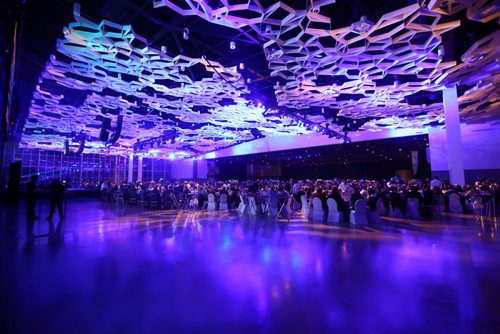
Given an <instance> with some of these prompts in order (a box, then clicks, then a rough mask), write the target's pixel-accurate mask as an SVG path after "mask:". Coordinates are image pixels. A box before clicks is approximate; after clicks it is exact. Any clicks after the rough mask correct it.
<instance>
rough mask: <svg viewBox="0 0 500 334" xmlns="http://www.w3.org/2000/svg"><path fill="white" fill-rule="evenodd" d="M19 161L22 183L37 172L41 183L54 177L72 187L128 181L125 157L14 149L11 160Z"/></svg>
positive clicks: (126, 159)
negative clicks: (20, 162) (20, 163)
mask: <svg viewBox="0 0 500 334" xmlns="http://www.w3.org/2000/svg"><path fill="white" fill-rule="evenodd" d="M19 160H21V161H22V166H21V183H26V182H27V181H28V180H29V178H30V177H31V175H34V174H36V173H38V174H39V175H40V177H39V179H40V181H41V182H49V181H50V180H52V179H53V178H60V179H61V180H65V181H66V182H68V183H69V184H71V186H72V187H92V186H95V185H97V184H98V183H99V182H101V181H112V182H122V181H126V180H127V171H128V169H127V163H128V158H126V157H121V156H105V155H100V154H81V155H64V154H63V152H58V151H45V150H33V149H16V150H15V151H14V154H13V161H19Z"/></svg>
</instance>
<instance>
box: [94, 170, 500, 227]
mask: <svg viewBox="0 0 500 334" xmlns="http://www.w3.org/2000/svg"><path fill="white" fill-rule="evenodd" d="M98 191H99V192H100V195H101V198H102V199H103V200H105V201H121V202H123V203H130V204H138V205H142V206H144V207H146V208H152V209H199V210H201V209H207V208H208V209H209V210H210V204H209V203H210V202H215V203H219V202H220V203H221V208H222V207H223V206H222V202H224V208H226V207H227V209H237V208H238V207H241V204H240V203H246V204H248V199H249V198H253V199H252V203H255V206H256V207H257V208H260V210H261V211H262V212H263V213H267V210H266V207H267V208H269V205H270V203H271V204H273V203H274V204H277V206H278V207H279V208H281V207H282V206H283V205H284V204H285V202H286V201H287V199H288V198H290V202H291V203H292V205H291V210H292V211H295V210H299V209H302V211H303V212H304V209H305V208H304V205H306V206H307V207H312V204H313V200H314V198H318V199H319V200H321V203H322V207H323V208H324V209H325V210H327V209H328V205H327V201H328V199H330V198H331V199H333V200H334V201H335V202H336V206H337V210H338V212H340V213H342V214H343V215H344V217H345V220H344V221H348V219H349V213H350V211H351V210H354V209H355V204H356V202H357V201H358V200H364V201H366V206H367V210H369V211H378V212H379V213H380V214H381V215H389V216H393V217H408V216H412V215H413V218H417V219H419V218H420V217H419V215H420V213H421V214H422V215H423V216H428V217H430V216H433V215H435V214H436V212H437V214H439V213H440V212H443V211H446V212H450V211H451V212H464V213H472V212H473V211H474V210H475V205H477V204H478V202H480V203H481V205H482V204H483V203H487V202H494V201H495V200H497V199H498V197H499V196H496V195H497V193H498V192H499V191H500V184H499V183H495V182H490V181H488V180H480V181H477V182H475V183H474V184H468V185H463V186H460V185H451V184H449V182H447V180H439V179H438V178H437V177H436V178H434V179H433V180H416V179H415V180H411V181H405V180H403V179H401V178H398V177H394V178H391V179H390V180H388V181H386V180H383V181H375V180H353V179H329V180H321V179H318V180H315V181H313V180H300V181H296V180H293V179H292V180H288V181H280V180H255V181H236V180H230V181H214V180H206V181H164V180H160V181H158V182H155V181H151V182H140V181H138V182H136V183H122V184H112V183H111V182H107V183H101V184H100V185H99V187H98ZM409 203H411V204H412V205H411V206H410V205H409ZM226 204H227V206H226ZM301 206H302V208H301ZM214 207H215V204H214ZM289 210H290V209H289ZM412 211H416V212H417V213H416V216H415V214H412Z"/></svg>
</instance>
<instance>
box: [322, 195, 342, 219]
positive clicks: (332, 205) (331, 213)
mask: <svg viewBox="0 0 500 334" xmlns="http://www.w3.org/2000/svg"><path fill="white" fill-rule="evenodd" d="M326 205H327V206H328V218H327V221H328V222H330V223H341V222H343V220H344V215H343V214H342V212H339V210H338V208H337V202H336V201H335V200H334V199H333V198H329V199H327V200H326Z"/></svg>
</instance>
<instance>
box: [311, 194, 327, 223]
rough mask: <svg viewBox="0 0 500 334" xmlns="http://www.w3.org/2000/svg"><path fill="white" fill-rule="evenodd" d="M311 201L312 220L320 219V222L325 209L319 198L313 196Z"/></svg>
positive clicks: (322, 219)
mask: <svg viewBox="0 0 500 334" xmlns="http://www.w3.org/2000/svg"><path fill="white" fill-rule="evenodd" d="M312 203H313V214H312V220H315V221H321V222H322V221H324V219H325V210H324V209H323V202H321V199H319V198H317V197H316V198H313V200H312Z"/></svg>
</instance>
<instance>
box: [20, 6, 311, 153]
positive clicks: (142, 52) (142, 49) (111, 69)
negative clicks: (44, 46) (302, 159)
mask: <svg viewBox="0 0 500 334" xmlns="http://www.w3.org/2000/svg"><path fill="white" fill-rule="evenodd" d="M75 19H76V22H73V23H71V24H70V25H69V26H68V27H67V28H65V29H64V39H60V40H58V42H57V51H58V52H59V54H58V55H56V56H51V58H50V61H49V62H48V63H47V65H46V68H45V70H44V71H43V73H42V76H41V78H40V80H39V85H38V86H37V87H36V91H35V93H34V96H33V101H32V105H31V108H30V115H29V118H28V120H27V124H26V126H25V128H24V133H23V137H22V141H21V146H22V147H29V148H45V149H49V148H50V149H54V148H56V149H57V148H60V149H62V148H63V145H64V141H65V140H66V139H67V138H68V137H69V136H73V137H74V134H75V133H80V132H82V133H84V134H85V135H86V136H87V137H88V139H89V140H87V145H86V152H100V151H107V152H109V153H118V154H123V153H130V152H131V151H132V149H133V146H134V144H135V143H136V142H137V140H141V139H149V138H155V137H161V136H162V134H163V133H164V132H166V131H169V130H171V129H173V128H176V130H177V138H176V140H175V142H172V143H158V144H159V145H160V144H161V150H160V151H161V152H162V153H168V152H176V154H178V155H179V156H192V155H195V153H204V152H207V151H212V150H215V149H218V148H221V147H225V146H228V145H232V144H235V143H238V142H240V141H245V140H251V139H253V138H254V137H255V135H254V134H253V133H252V129H257V130H258V132H260V133H261V134H263V135H266V136H276V135H285V134H286V135H297V134H304V133H310V132H311V130H308V129H307V128H306V127H305V126H304V125H300V124H298V123H297V122H294V121H293V119H290V118H287V117H277V116H273V114H272V112H271V111H269V110H266V108H265V107H262V106H260V105H253V103H252V101H248V100H246V99H245V98H244V97H243V95H244V94H245V93H249V92H248V90H247V89H246V87H245V84H244V82H243V79H242V78H241V75H240V74H239V73H238V72H237V71H236V69H235V68H225V67H223V66H222V65H221V64H219V63H217V62H215V61H209V60H207V59H205V58H190V57H186V56H183V55H170V54H168V53H165V52H162V51H161V50H157V49H155V48H152V47H150V46H148V43H147V41H146V40H145V39H144V38H142V37H140V36H138V35H137V34H135V33H134V31H133V30H132V28H131V27H130V26H122V25H118V24H115V23H112V22H109V21H102V22H100V23H94V22H92V21H90V20H87V19H85V18H83V17H82V16H80V14H79V10H78V7H76V9H75ZM195 67H197V71H198V72H200V71H202V72H203V73H204V76H203V78H202V79H201V80H198V81H194V80H193V79H192V78H191V77H190V76H189V75H187V74H186V72H187V71H188V70H190V69H193V68H195ZM61 86H62V87H64V88H65V89H66V90H68V91H69V94H71V95H74V94H76V93H79V94H83V95H84V99H83V103H81V104H80V105H78V106H74V105H71V104H70V103H69V101H67V100H66V99H65V96H64V95H60V93H58V92H61ZM78 91H80V92H78ZM197 108H198V109H197ZM120 114H121V115H123V116H124V121H123V129H122V132H121V138H120V140H119V141H118V143H117V144H114V145H111V146H109V145H106V143H105V142H103V141H100V140H99V139H98V138H99V132H100V129H101V125H102V119H103V118H108V119H111V123H112V124H115V123H116V119H117V116H118V115H120ZM254 131H255V130H254ZM75 145H76V143H75ZM151 149H154V148H153V147H151ZM157 151H158V150H157V149H155V150H154V152H157Z"/></svg>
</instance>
